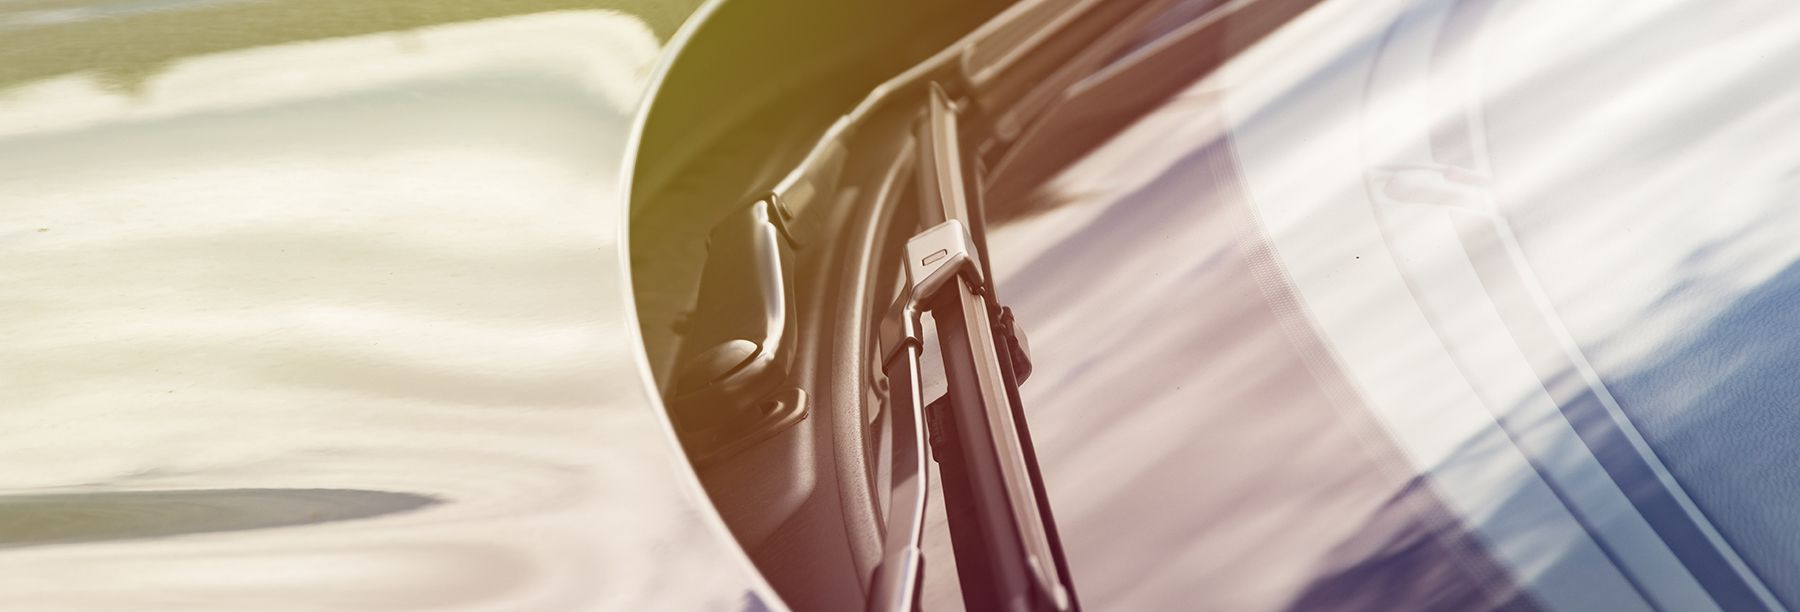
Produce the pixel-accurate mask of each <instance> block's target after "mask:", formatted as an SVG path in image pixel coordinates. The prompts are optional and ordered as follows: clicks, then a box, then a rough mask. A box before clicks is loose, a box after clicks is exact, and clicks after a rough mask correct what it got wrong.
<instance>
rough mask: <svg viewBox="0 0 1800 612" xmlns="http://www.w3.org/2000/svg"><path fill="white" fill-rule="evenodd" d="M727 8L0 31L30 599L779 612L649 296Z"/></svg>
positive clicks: (146, 15)
mask: <svg viewBox="0 0 1800 612" xmlns="http://www.w3.org/2000/svg"><path fill="white" fill-rule="evenodd" d="M621 9H623V10H624V11H626V12H621ZM691 9H692V3H635V4H634V3H613V2H605V1H602V2H511V3H508V2H475V1H470V2H229V1H227V2H202V1H195V2H149V1H89V2H63V1H55V0H23V1H19V0H15V1H12V2H5V3H0V210H3V211H4V216H3V217H0V337H4V338H5V339H6V341H5V342H4V343H3V345H0V607H4V608H7V609H61V608H69V609H84V610H111V609H118V610H140V609H152V608H164V609H170V608H172V609H219V610H250V609H256V610H276V609H282V610H287V609H292V610H308V609H369V610H405V609H455V610H498V609H505V610H516V609H550V610H567V609H590V608H606V609H631V610H640V609H651V608H657V609H737V608H741V607H742V606H744V605H745V602H746V601H747V599H746V598H747V597H748V593H749V592H750V590H751V589H752V585H753V584H754V583H755V582H756V581H755V580H754V579H753V578H752V577H751V576H749V575H748V573H747V572H748V570H747V568H745V567H744V566H742V565H741V562H740V559H741V557H740V556H738V555H737V554H736V553H735V552H734V551H731V550H730V544H729V543H728V541H726V540H725V539H723V538H721V537H718V536H719V533H720V532H719V531H718V530H716V529H715V528H714V526H713V524H712V523H710V522H709V519H707V518H706V517H707V516H708V513H709V512H710V511H709V510H706V509H704V508H703V507H702V506H700V505H699V504H703V503H704V502H703V501H699V500H697V496H696V495H697V494H690V493H689V492H688V491H686V490H684V489H683V485H682V484H681V483H683V482H686V481H685V480H684V479H682V478H679V477H678V474H680V473H681V472H679V471H678V470H686V469H687V468H686V467H685V466H684V465H682V464H681V463H680V462H681V461H682V459H681V458H680V456H679V454H678V451H676V450H675V449H674V447H673V446H672V445H671V443H670V441H669V440H668V439H667V438H666V434H665V432H664V426H663V424H662V423H661V421H660V419H661V417H660V416H659V415H658V414H656V413H655V412H653V411H652V409H651V408H650V407H649V404H648V402H647V400H646V399H645V397H646V396H645V390H644V389H643V388H642V386H641V384H640V380H639V375H638V373H637V372H636V370H635V367H634V363H633V361H632V358H631V355H632V352H631V349H630V345H629V344H628V342H629V341H628V334H627V333H626V332H625V330H624V321H625V316H624V313H623V312H622V310H621V309H622V308H624V307H625V305H624V302H623V297H622V293H621V287H620V283H619V279H618V273H617V270H618V264H617V260H616V256H617V254H616V250H615V236H616V234H617V231H616V223H615V221H616V219H618V217H619V208H618V207H619V203H618V202H617V197H616V194H617V186H616V182H615V181H616V173H617V169H618V168H619V167H620V159H619V156H620V152H621V151H622V150H623V148H624V145H625V137H626V133H627V128H628V125H629V123H630V120H631V118H632V116H633V113H634V109H635V108H636V105H637V102H638V100H639V98H640V96H641V95H642V91H643V88H644V87H645V85H646V81H647V79H648V77H649V75H650V72H651V69H652V66H653V65H654V62H655V61H656V60H657V57H658V54H659V52H660V50H661V48H662V46H663V44H664V42H663V41H664V40H666V39H667V37H668V36H669V35H670V33H671V32H672V31H673V29H674V26H675V24H676V23H678V22H679V21H680V20H681V19H682V18H683V16H684V15H685V14H686V13H687V11H689V10H691Z"/></svg>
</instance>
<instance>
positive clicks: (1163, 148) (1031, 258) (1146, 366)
mask: <svg viewBox="0 0 1800 612" xmlns="http://www.w3.org/2000/svg"><path fill="white" fill-rule="evenodd" d="M1229 36H1230V35H1229V34H1227V35H1225V37H1226V38H1229ZM1133 61H1134V58H1133V57H1127V58H1125V59H1123V60H1121V61H1120V65H1118V66H1115V67H1114V68H1113V69H1112V70H1113V72H1114V73H1116V74H1127V75H1128V74H1129V73H1130V71H1129V70H1128V69H1126V68H1122V67H1121V66H1123V67H1129V65H1130V64H1131V62H1133ZM1146 61H1148V60H1146ZM1103 76H1104V75H1103ZM1796 76H1800V12H1797V11H1796V10H1795V8H1794V7H1793V6H1792V5H1790V4H1788V3H1782V2H1755V1H1749V2H1725V3H1714V2H1647V3H1626V4H1617V3H1600V2H1587V3H1571V2H1556V1H1517V2H1510V1H1497V0H1433V1H1426V2H1387V3H1367V2H1357V3H1349V2H1326V3H1321V4H1320V5H1318V6H1315V7H1312V8H1311V9H1309V10H1307V11H1306V12H1304V13H1303V14H1301V15H1300V16H1299V17H1298V18H1296V19H1294V20H1293V21H1291V22H1289V23H1287V24H1286V25H1284V26H1282V27H1281V28H1279V29H1277V30H1276V31H1275V32H1274V33H1272V34H1270V35H1269V36H1268V37H1266V38H1264V39H1262V40H1260V41H1257V42H1254V43H1253V44H1248V45H1246V46H1245V47H1244V48H1243V49H1242V51H1241V52H1239V53H1237V54H1236V55H1235V56H1234V57H1233V59H1231V61H1229V62H1228V63H1227V64H1226V66H1225V67H1224V68H1223V69H1221V70H1219V71H1217V72H1215V73H1213V74H1211V75H1209V76H1207V77H1205V78H1203V79H1201V80H1200V81H1198V82H1196V83H1195V84H1194V85H1192V86H1191V87H1189V88H1188V89H1186V90H1184V91H1183V92H1182V93H1181V94H1179V95H1178V96H1177V97H1175V98H1174V99H1173V100H1171V101H1170V102H1168V103H1166V104H1164V105H1163V106H1162V107H1161V108H1159V109H1158V110H1157V111H1155V112H1154V113H1152V114H1151V115H1150V116H1148V117H1146V118H1144V119H1143V120H1141V121H1138V122H1137V123H1136V124H1135V125H1133V126H1132V127H1130V128H1129V129H1127V130H1126V131H1125V132H1124V133H1123V134H1121V135H1120V136H1118V137H1116V138H1114V139H1112V140H1111V141H1110V142H1108V143H1107V144H1106V145H1105V146H1103V147H1102V148H1100V149H1099V150H1097V151H1096V152H1095V153H1093V154H1092V155H1089V156H1087V157H1086V158H1085V159H1083V160H1081V161H1080V162H1078V163H1077V164H1075V165H1074V166H1072V167H1071V168H1069V169H1068V170H1067V171H1064V172H1063V173H1061V174H1060V175H1059V176H1057V177H1056V178H1055V179H1054V180H1052V181H1051V182H1050V184H1049V185H1048V186H1047V187H1044V188H1042V189H1039V190H1038V191H1037V192H1036V195H1035V196H1032V197H1025V198H1016V199H1013V200H1007V199H1006V198H997V199H996V202H997V203H991V204H990V215H991V218H990V221H992V222H993V227H992V228H991V229H990V231H991V234H990V236H991V241H992V244H993V255H992V262H993V265H994V268H995V274H996V276H997V277H998V278H999V286H1000V292H1001V294H1002V295H1003V296H1004V297H1005V298H1006V299H1007V300H1008V301H1009V303H1010V304H1011V305H1012V306H1013V308H1014V309H1015V310H1016V311H1017V312H1018V313H1019V317H1020V319H1021V321H1022V322H1023V323H1024V324H1025V325H1026V326H1027V327H1028V328H1029V329H1030V330H1031V331H1032V333H1033V336H1032V338H1033V348H1034V360H1035V365H1036V366H1037V368H1038V371H1037V374H1035V375H1034V376H1035V378H1034V380H1033V383H1032V384H1029V385H1026V386H1024V387H1022V390H1021V392H1022V394H1023V395H1024V399H1025V402H1026V404H1027V405H1028V406H1030V407H1031V410H1032V411H1033V412H1032V418H1033V421H1032V422H1033V427H1034V432H1036V434H1037V436H1038V439H1039V448H1040V452H1041V453H1042V456H1043V462H1044V466H1045V467H1044V469H1045V472H1046V474H1047V476H1046V478H1047V480H1048V483H1049V485H1050V491H1051V494H1052V496H1053V497H1054V501H1055V502H1056V504H1057V507H1058V508H1059V510H1060V511H1059V519H1060V521H1061V524H1062V527H1063V535H1064V538H1065V542H1066V543H1067V545H1068V546H1069V551H1070V552H1069V554H1070V558H1071V563H1072V565H1073V566H1074V570H1075V571H1074V574H1075V575H1076V576H1077V577H1078V580H1080V581H1081V583H1082V587H1083V596H1084V601H1085V602H1086V603H1087V604H1089V605H1098V604H1100V603H1101V602H1106V603H1108V604H1110V605H1109V607H1124V608H1140V609H1148V608H1157V607H1170V606H1186V605H1192V602H1193V601H1196V600H1195V599H1194V598H1196V597H1198V598H1201V599H1200V601H1206V602H1209V604H1208V606H1203V607H1217V608H1228V609H1262V608H1283V607H1288V608H1294V609H1339V608H1350V609H1413V608H1426V607H1449V608H1454V609H1467V608H1488V607H1504V606H1523V607H1545V608H1551V609H1568V610H1592V609H1663V610H1702V609H1731V610H1735V609H1765V608H1780V607H1781V606H1782V605H1783V603H1784V602H1795V601H1800V578H1797V577H1800V571H1796V569H1797V568H1800V559H1797V555H1800V544H1797V543H1796V542H1795V539H1794V538H1793V537H1791V536H1789V535H1788V534H1789V533H1791V532H1792V527H1791V526H1792V525H1793V524H1794V518H1795V513H1796V510H1795V506H1796V505H1795V504H1794V503H1793V502H1794V493H1793V492H1794V491H1797V490H1800V451H1797V450H1796V449H1795V446H1794V445H1793V444H1792V443H1791V442H1790V441H1791V440H1793V439H1795V438H1796V436H1797V435H1800V419H1797V418H1795V416H1794V414H1793V411H1792V409H1791V407H1792V405H1793V398H1794V397H1795V396H1796V389H1795V388H1794V383H1793V382H1791V381H1792V380H1793V377H1792V376H1791V375H1789V373H1791V372H1793V371H1794V370H1795V369H1796V367H1797V366H1800V364H1797V363H1796V361H1800V351H1797V350H1796V349H1800V340H1796V337H1797V336H1796V335H1795V334H1794V333H1793V330H1795V329H1796V328H1800V314H1796V313H1800V310H1796V309H1794V308H1792V307H1791V302H1792V300H1793V299H1794V295H1795V291H1796V288H1800V272H1797V271H1796V268H1795V267H1794V264H1795V262H1796V261H1800V241H1795V240H1793V238H1792V237H1793V236H1795V235H1800V233H1797V232H1800V209H1796V208H1795V207H1794V206H1793V205H1792V203H1793V202H1794V199H1795V196H1796V195H1797V194H1796V189H1797V188H1800V149H1796V148H1795V147H1793V146H1792V145H1791V143H1792V142H1794V141H1795V139H1796V137H1797V136H1800V134H1796V133H1795V131H1796V130H1800V121H1796V118H1797V116H1800V79H1796ZM1115 81H1117V82H1109V81H1107V80H1106V79H1105V78H1098V79H1096V80H1095V81H1094V82H1091V83H1090V84H1089V85H1090V87H1091V88H1092V89H1093V90H1095V91H1100V92H1105V93H1106V94H1107V95H1112V96H1121V95H1126V94H1125V93H1122V92H1126V91H1129V90H1130V89H1131V87H1132V85H1131V83H1129V82H1128V81H1126V80H1120V79H1115ZM1102 97H1103V96H1100V95H1096V96H1092V98H1094V99H1095V100H1098V99H1100V98H1102ZM1080 102H1081V98H1080V97H1079V96H1076V97H1075V98H1074V102H1072V103H1071V106H1077V107H1078V106H1079V104H1080ZM1100 104H1101V103H1100V102H1093V103H1092V104H1091V105H1090V107H1089V109H1088V110H1090V111H1091V109H1092V108H1097V107H1099V106H1100ZM1080 112H1081V110H1073V111H1066V114H1069V115H1077V114H1079V113H1080ZM1096 112H1097V111H1096ZM1075 287H1079V290H1073V288H1075ZM1123 449H1129V452H1124V451H1123ZM1146 550H1157V551H1165V550H1166V551H1181V552H1180V554H1175V555H1172V556H1169V557H1159V560H1158V562H1157V563H1156V566H1157V567H1158V568H1159V569H1157V571H1154V572H1151V573H1148V574H1145V573H1143V572H1141V571H1140V570H1141V568H1142V567H1143V563H1144V562H1143V561H1142V560H1141V559H1142V557H1141V555H1142V552H1143V551H1146ZM1125 568H1134V569H1129V570H1128V569H1125Z"/></svg>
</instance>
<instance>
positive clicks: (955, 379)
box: [869, 86, 1079, 611]
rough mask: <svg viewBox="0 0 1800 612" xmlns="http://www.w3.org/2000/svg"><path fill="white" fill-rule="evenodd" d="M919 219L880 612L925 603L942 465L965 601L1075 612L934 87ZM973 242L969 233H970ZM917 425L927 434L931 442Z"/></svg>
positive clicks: (923, 140) (1007, 320)
mask: <svg viewBox="0 0 1800 612" xmlns="http://www.w3.org/2000/svg"><path fill="white" fill-rule="evenodd" d="M915 136H916V139H917V145H918V147H917V149H916V150H917V151H918V152H919V156H920V157H919V160H918V167H917V169H916V172H917V175H918V177H919V181H920V182H919V190H918V194H919V219H920V222H921V225H926V226H927V229H925V230H924V231H922V232H920V233H919V234H917V235H915V236H914V237H913V238H912V239H911V240H909V241H908V242H907V245H906V258H907V262H906V268H905V269H906V277H907V285H906V287H905V289H904V290H903V292H902V294H901V296H900V298H899V300H897V302H896V304H895V307H894V308H893V309H892V310H891V312H890V315H889V319H888V321H886V322H884V324H883V327H882V350H883V357H884V369H885V370H886V373H887V375H888V378H889V406H890V410H889V414H890V415H891V416H890V419H889V422H890V424H891V425H890V428H889V433H890V435H891V437H890V440H891V441H892V445H893V447H894V452H893V454H892V457H893V461H894V464H893V470H894V472H893V473H894V477H893V478H892V483H893V487H894V488H893V495H892V496H891V497H892V499H893V505H892V508H893V510H891V511H890V513H889V519H888V531H887V534H886V542H885V551H884V556H883V560H882V564H881V567H880V568H878V570H877V574H876V576H875V581H874V586H873V588H872V589H871V590H870V600H869V607H870V609H872V610H909V609H913V608H914V607H916V606H917V604H918V589H919V575H920V569H921V565H922V562H923V561H922V556H921V554H920V552H919V547H918V546H919V538H920V536H921V534H922V532H923V519H924V493H925V485H926V478H925V476H926V473H927V472H926V470H925V469H924V468H925V461H924V457H925V456H927V455H929V454H932V453H935V456H936V459H937V461H938V463H939V465H940V470H941V472H942V473H943V475H944V481H945V482H944V504H945V508H946V513H947V514H948V517H947V518H948V519H949V521H948V522H949V524H950V532H951V543H952V547H953V549H954V551H955V555H956V567H957V574H958V575H959V576H960V578H961V583H962V587H963V588H962V591H963V599H964V602H965V604H966V605H967V607H968V608H969V609H972V610H1020V611H1036V610H1059V611H1068V610H1076V609H1078V608H1079V606H1078V604H1077V603H1076V601H1075V596H1074V589H1073V584H1072V582H1071V581H1070V580H1069V576H1068V565H1067V562H1066V561H1065V560H1064V558H1063V554H1062V547H1061V542H1060V540H1059V538H1058V537H1057V534H1056V529H1055V523H1054V520H1053V518H1052V517H1051V515H1050V509H1049V503H1048V498H1047V497H1046V496H1045V494H1044V487H1043V479H1042V475H1041V474H1040V473H1039V469H1038V465H1037V458H1036V453H1035V450H1034V449H1033V448H1032V445H1031V441H1030V433H1029V431H1028V429H1027V428H1026V427H1025V422H1024V418H1023V417H1024V412H1023V410H1022V409H1021V407H1020V404H1019V397H1018V381H1019V379H1020V378H1021V377H1022V376H1021V374H1023V373H1025V372H1026V371H1027V369H1028V366H1026V365H1025V364H1023V363H1017V364H1015V362H1016V361H1020V360H1022V358H1023V348H1022V344H1023V343H1022V342H1020V341H1018V340H1017V339H1016V336H1015V334H1014V332H1013V330H1014V329H1015V328H1014V325H1013V323H1012V320H1011V313H1010V311H1007V310H1005V309H1004V308H1001V307H1000V306H999V305H998V302H997V300H995V295H994V290H993V285H992V282H991V272H989V270H988V266H986V265H985V259H984V258H983V255H982V252H981V250H980V242H981V240H980V238H981V234H980V229H981V223H982V220H981V214H980V210H979V204H980V201H979V194H978V193H974V194H973V197H972V191H971V190H970V188H969V183H968V182H967V181H966V180H965V173H966V171H967V170H968V169H967V168H965V166H964V156H963V151H962V144H961V141H960V138H959V135H958V133H957V125H956V113H955V109H954V107H953V105H952V104H951V102H950V99H949V97H948V96H947V95H945V93H944V91H943V90H942V89H941V88H938V87H935V86H934V87H932V89H931V92H930V97H929V99H928V100H927V104H926V110H925V115H924V116H923V117H921V118H920V121H919V124H918V127H917V130H916V134H915ZM971 230H973V231H971ZM925 312H930V313H931V315H932V319H933V321H934V322H935V324H936V330H937V338H938V343H937V344H938V348H939V351H940V352H941V353H942V357H943V364H944V374H945V379H946V382H947V383H948V391H947V392H946V393H945V396H944V397H943V398H942V399H941V400H939V401H937V402H933V403H932V405H931V408H930V409H929V413H930V416H929V417H927V416H926V415H927V412H928V410H927V409H926V408H923V407H922V404H921V403H922V401H923V399H922V398H921V397H920V382H919V372H918V362H919V356H920V353H921V351H922V350H923V348H924V342H923V337H922V336H921V335H920V333H919V332H920V316H921V315H922V314H923V313H925ZM922 423H928V424H929V430H930V434H929V438H930V444H926V437H925V430H926V429H927V428H924V427H920V425H921V424H922Z"/></svg>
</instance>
